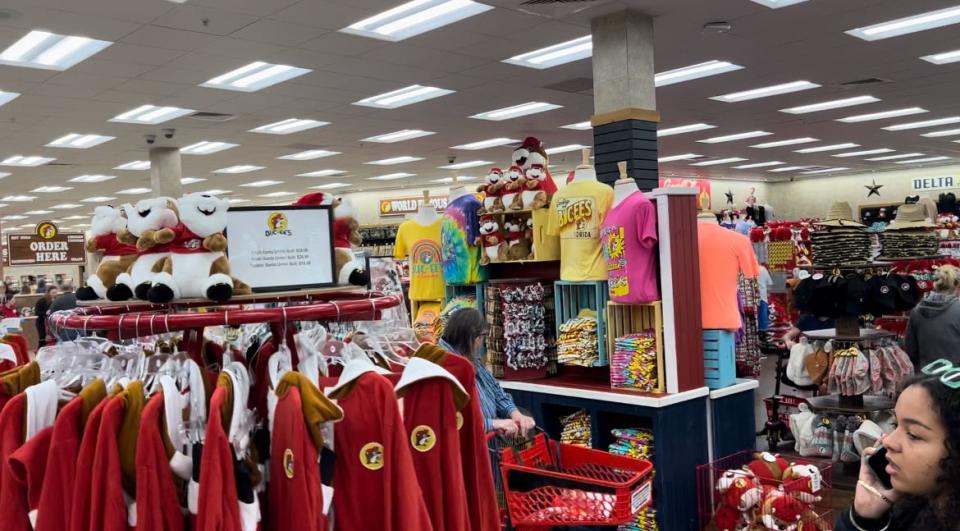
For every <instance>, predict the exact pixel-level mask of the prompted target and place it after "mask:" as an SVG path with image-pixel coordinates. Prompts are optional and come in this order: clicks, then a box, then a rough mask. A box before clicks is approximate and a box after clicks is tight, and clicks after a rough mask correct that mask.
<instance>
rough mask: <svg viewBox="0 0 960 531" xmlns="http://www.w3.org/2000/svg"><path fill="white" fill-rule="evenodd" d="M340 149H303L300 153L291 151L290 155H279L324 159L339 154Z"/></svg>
mask: <svg viewBox="0 0 960 531" xmlns="http://www.w3.org/2000/svg"><path fill="white" fill-rule="evenodd" d="M339 154H340V152H339V151H329V150H326V149H310V150H307V151H301V152H299V153H291V154H290V155H284V156H282V157H277V158H278V159H283V160H313V159H322V158H324V157H332V156H334V155H339Z"/></svg>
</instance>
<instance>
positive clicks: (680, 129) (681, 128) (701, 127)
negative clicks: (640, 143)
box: [657, 123, 716, 137]
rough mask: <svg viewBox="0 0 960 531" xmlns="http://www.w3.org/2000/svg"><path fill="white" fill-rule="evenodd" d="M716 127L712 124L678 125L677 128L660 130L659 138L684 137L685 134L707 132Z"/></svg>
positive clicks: (658, 132) (658, 131)
mask: <svg viewBox="0 0 960 531" xmlns="http://www.w3.org/2000/svg"><path fill="white" fill-rule="evenodd" d="M715 127H716V126H715V125H710V124H703V123H700V124H688V125H678V126H676V127H669V128H667V129H658V130H657V137H661V136H673V135H682V134H683V133H693V132H695V131H705V130H707V129H713V128H715Z"/></svg>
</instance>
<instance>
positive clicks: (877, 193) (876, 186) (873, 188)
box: [863, 179, 883, 197]
mask: <svg viewBox="0 0 960 531" xmlns="http://www.w3.org/2000/svg"><path fill="white" fill-rule="evenodd" d="M863 187H864V188H866V189H867V190H870V191H869V192H868V193H867V197H870V196H872V195H875V196H877V197H880V189H881V188H883V185H882V184H877V180H876V179H873V185H872V186H871V185H869V184H865V185H863Z"/></svg>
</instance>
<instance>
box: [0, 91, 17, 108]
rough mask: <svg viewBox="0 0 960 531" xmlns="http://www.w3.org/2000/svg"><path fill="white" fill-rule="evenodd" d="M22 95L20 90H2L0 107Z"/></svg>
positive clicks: (0, 92)
mask: <svg viewBox="0 0 960 531" xmlns="http://www.w3.org/2000/svg"><path fill="white" fill-rule="evenodd" d="M19 97H20V93H19V92H4V91H2V90H0V107H2V106H4V105H6V104H7V103H10V102H11V101H13V100H15V99H17V98H19Z"/></svg>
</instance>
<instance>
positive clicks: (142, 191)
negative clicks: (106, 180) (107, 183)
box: [117, 188, 150, 195]
mask: <svg viewBox="0 0 960 531" xmlns="http://www.w3.org/2000/svg"><path fill="white" fill-rule="evenodd" d="M149 191H150V188H127V189H126V190H120V191H118V192H117V193H118V194H122V195H139V194H145V193H147V192H149Z"/></svg>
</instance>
